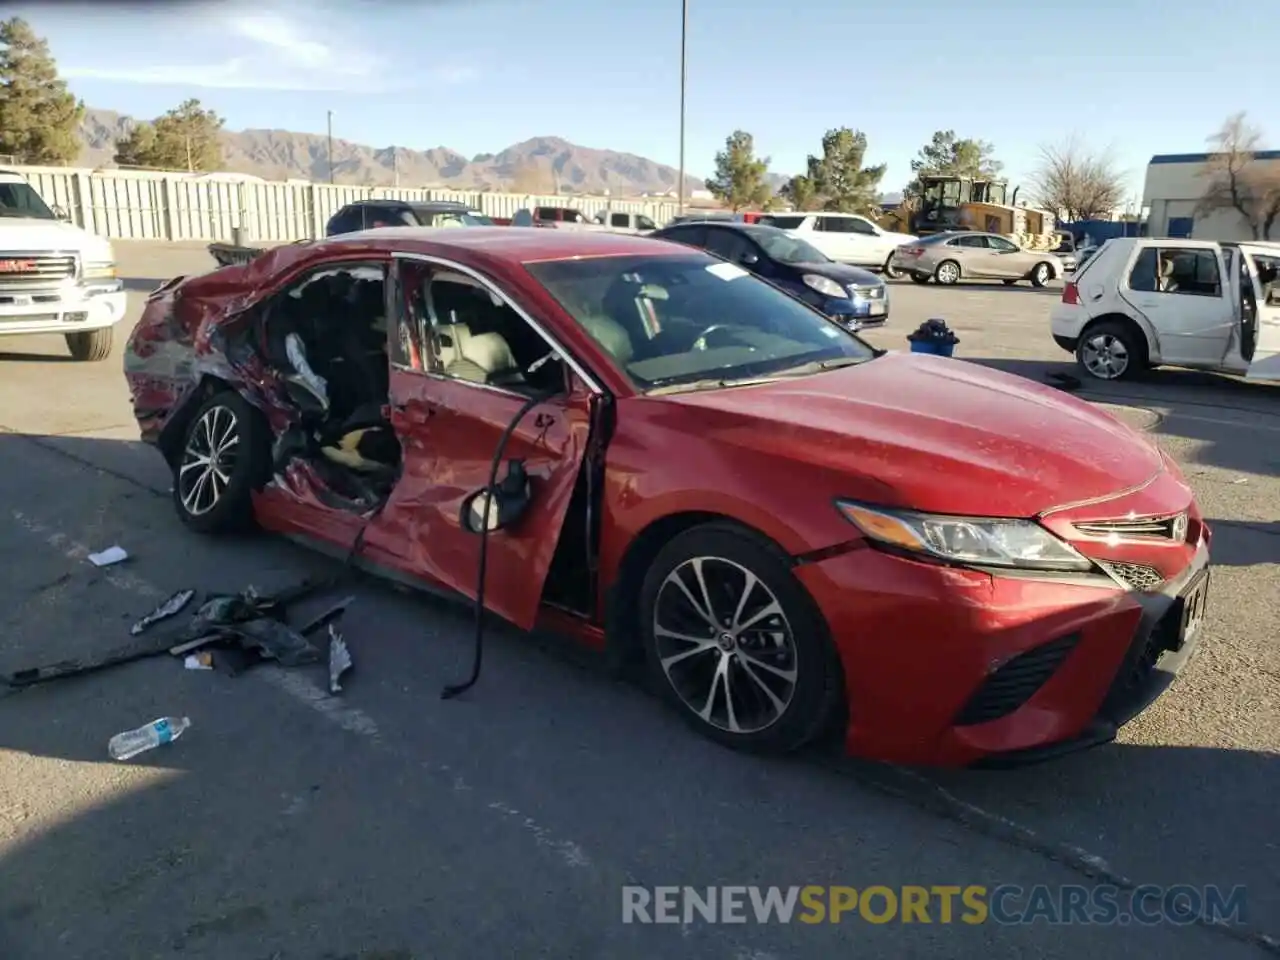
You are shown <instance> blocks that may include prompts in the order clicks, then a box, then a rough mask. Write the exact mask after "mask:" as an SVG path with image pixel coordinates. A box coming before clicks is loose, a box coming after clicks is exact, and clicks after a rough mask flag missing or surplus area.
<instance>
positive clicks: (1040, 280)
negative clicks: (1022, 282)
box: [1027, 260, 1053, 288]
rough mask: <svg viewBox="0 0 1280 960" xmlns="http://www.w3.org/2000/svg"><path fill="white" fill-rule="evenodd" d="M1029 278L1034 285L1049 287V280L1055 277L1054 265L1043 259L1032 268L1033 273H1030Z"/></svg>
mask: <svg viewBox="0 0 1280 960" xmlns="http://www.w3.org/2000/svg"><path fill="white" fill-rule="evenodd" d="M1027 278H1028V279H1029V280H1030V281H1031V285H1032V286H1033V287H1036V288H1040V287H1047V286H1048V285H1049V281H1050V280H1052V279H1053V267H1052V266H1051V265H1050V264H1048V263H1046V262H1044V261H1043V260H1042V261H1041V262H1040V263H1037V264H1036V265H1035V266H1034V267H1032V268H1031V273H1030V274H1028V276H1027Z"/></svg>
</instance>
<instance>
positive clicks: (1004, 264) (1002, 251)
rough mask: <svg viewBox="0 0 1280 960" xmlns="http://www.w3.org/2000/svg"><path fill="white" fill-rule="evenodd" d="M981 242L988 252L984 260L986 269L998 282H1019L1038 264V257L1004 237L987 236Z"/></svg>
mask: <svg viewBox="0 0 1280 960" xmlns="http://www.w3.org/2000/svg"><path fill="white" fill-rule="evenodd" d="M983 240H985V241H986V244H987V249H988V250H989V251H990V254H989V256H988V257H987V258H986V263H987V268H988V269H989V270H990V271H991V272H990V276H992V277H995V278H996V279H998V280H1021V279H1022V278H1023V277H1025V276H1026V275H1027V274H1028V273H1030V272H1031V268H1032V267H1034V266H1035V265H1036V264H1037V263H1039V262H1040V259H1039V257H1038V256H1036V255H1035V254H1033V253H1031V252H1029V251H1026V250H1023V249H1022V248H1021V247H1020V246H1018V245H1017V244H1016V243H1014V242H1013V241H1011V240H1006V239H1005V238H1004V237H993V236H990V235H988V236H985V237H983Z"/></svg>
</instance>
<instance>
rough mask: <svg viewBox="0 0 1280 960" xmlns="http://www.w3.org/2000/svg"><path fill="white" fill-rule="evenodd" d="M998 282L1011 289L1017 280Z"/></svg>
mask: <svg viewBox="0 0 1280 960" xmlns="http://www.w3.org/2000/svg"><path fill="white" fill-rule="evenodd" d="M1000 282H1001V283H1003V284H1004V285H1005V286H1006V287H1012V286H1013V285H1014V284H1015V283H1017V282H1018V281H1017V280H1001V281H1000Z"/></svg>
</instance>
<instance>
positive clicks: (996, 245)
mask: <svg viewBox="0 0 1280 960" xmlns="http://www.w3.org/2000/svg"><path fill="white" fill-rule="evenodd" d="M983 239H985V240H986V241H987V246H988V247H990V248H991V249H992V250H999V251H1001V252H1003V253H1016V252H1017V250H1018V245H1017V244H1016V243H1013V242H1012V241H1010V240H1006V239H1005V238H1004V237H984V238H983Z"/></svg>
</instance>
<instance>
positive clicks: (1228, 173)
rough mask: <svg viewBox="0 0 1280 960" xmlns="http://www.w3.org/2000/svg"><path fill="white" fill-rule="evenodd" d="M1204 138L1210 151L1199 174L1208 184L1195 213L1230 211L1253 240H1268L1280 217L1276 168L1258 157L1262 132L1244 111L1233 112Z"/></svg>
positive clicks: (1279, 194) (1279, 189) (1279, 197)
mask: <svg viewBox="0 0 1280 960" xmlns="http://www.w3.org/2000/svg"><path fill="white" fill-rule="evenodd" d="M1208 141H1209V143H1211V144H1212V145H1213V147H1214V150H1213V153H1211V154H1210V156H1209V160H1208V161H1207V162H1206V163H1205V166H1204V170H1203V172H1202V173H1201V176H1203V177H1205V178H1206V179H1207V180H1208V187H1207V188H1206V189H1205V192H1204V195H1203V196H1202V197H1201V198H1200V201H1199V203H1197V204H1196V212H1197V213H1213V212H1215V211H1218V210H1234V211H1235V212H1236V213H1238V214H1240V219H1241V220H1243V221H1244V224H1245V226H1246V227H1248V228H1249V232H1250V233H1251V234H1252V235H1253V239H1254V240H1270V239H1271V228H1272V227H1274V226H1275V223H1276V219H1277V218H1280V169H1277V170H1275V171H1271V170H1268V168H1267V166H1266V164H1265V163H1263V162H1262V161H1259V159H1258V151H1259V149H1261V147H1262V131H1261V130H1259V129H1258V128H1257V127H1254V126H1252V125H1251V124H1250V123H1249V122H1248V119H1247V117H1246V115H1245V114H1243V113H1237V114H1234V115H1232V116H1230V117H1228V118H1227V119H1226V121H1225V122H1224V123H1223V124H1222V127H1221V128H1220V129H1219V130H1218V132H1217V133H1215V134H1214V135H1213V136H1211V137H1209V138H1208Z"/></svg>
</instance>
